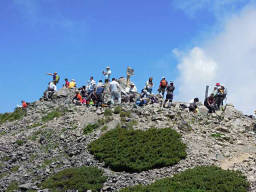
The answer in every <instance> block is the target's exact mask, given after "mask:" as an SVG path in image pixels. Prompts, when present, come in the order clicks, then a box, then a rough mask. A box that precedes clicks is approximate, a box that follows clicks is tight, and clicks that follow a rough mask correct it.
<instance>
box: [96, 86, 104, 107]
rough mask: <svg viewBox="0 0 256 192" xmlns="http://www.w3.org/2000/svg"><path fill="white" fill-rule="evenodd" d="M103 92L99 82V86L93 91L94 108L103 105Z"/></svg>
mask: <svg viewBox="0 0 256 192" xmlns="http://www.w3.org/2000/svg"><path fill="white" fill-rule="evenodd" d="M103 92H104V84H103V83H102V82H101V84H98V85H97V87H96V90H95V95H96V99H95V102H94V103H95V105H96V107H98V106H99V105H102V104H103V100H104V97H103Z"/></svg>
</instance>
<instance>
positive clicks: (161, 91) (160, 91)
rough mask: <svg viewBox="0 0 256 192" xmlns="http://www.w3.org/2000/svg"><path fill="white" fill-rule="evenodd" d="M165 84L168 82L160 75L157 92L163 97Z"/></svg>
mask: <svg viewBox="0 0 256 192" xmlns="http://www.w3.org/2000/svg"><path fill="white" fill-rule="evenodd" d="M167 85H168V82H167V81H166V79H165V77H162V80H161V81H160V85H159V88H158V92H159V94H162V96H163V98H164V93H165V90H166V87H167Z"/></svg>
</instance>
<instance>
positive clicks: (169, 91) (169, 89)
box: [163, 82, 175, 107]
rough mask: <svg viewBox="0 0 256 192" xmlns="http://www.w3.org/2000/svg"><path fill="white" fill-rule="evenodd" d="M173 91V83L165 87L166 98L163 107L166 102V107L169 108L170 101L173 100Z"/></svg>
mask: <svg viewBox="0 0 256 192" xmlns="http://www.w3.org/2000/svg"><path fill="white" fill-rule="evenodd" d="M174 90H175V87H174V84H173V82H171V83H170V85H167V88H166V92H167V94H166V98H165V101H164V105H163V107H165V104H166V103H167V102H169V103H168V106H170V104H171V103H172V100H173V91H174Z"/></svg>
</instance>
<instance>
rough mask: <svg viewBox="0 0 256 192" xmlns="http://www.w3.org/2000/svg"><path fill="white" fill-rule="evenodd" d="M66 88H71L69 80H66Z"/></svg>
mask: <svg viewBox="0 0 256 192" xmlns="http://www.w3.org/2000/svg"><path fill="white" fill-rule="evenodd" d="M64 86H65V87H66V88H69V81H68V79H67V78H65V85H64Z"/></svg>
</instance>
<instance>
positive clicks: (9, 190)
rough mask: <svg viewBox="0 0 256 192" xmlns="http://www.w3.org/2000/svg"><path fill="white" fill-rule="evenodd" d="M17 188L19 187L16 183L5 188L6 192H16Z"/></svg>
mask: <svg viewBox="0 0 256 192" xmlns="http://www.w3.org/2000/svg"><path fill="white" fill-rule="evenodd" d="M18 188H19V185H18V182H17V181H13V182H11V183H10V184H9V186H8V187H7V190H6V191H7V192H13V191H16V190H18Z"/></svg>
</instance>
